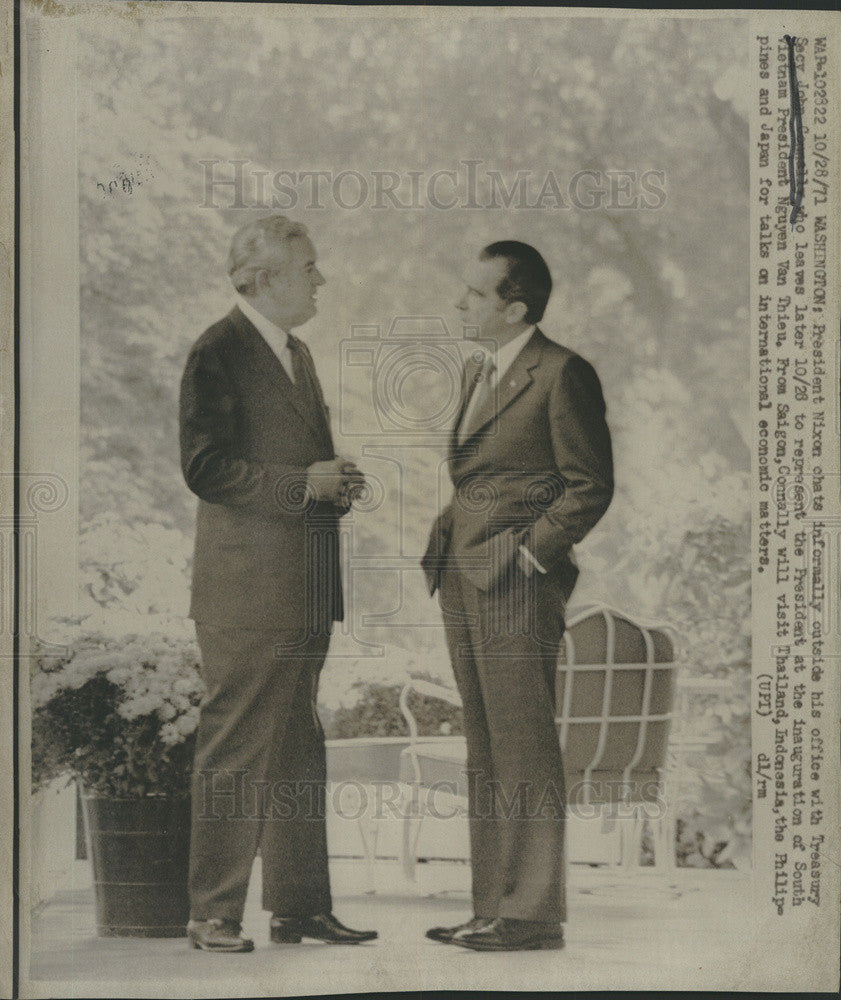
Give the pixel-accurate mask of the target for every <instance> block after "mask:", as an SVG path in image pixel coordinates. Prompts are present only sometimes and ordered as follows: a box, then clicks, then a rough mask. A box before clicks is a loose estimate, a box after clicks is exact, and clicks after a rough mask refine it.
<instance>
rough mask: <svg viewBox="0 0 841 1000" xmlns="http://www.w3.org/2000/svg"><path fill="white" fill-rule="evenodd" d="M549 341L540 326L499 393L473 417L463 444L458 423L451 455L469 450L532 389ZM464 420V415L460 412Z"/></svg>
mask: <svg viewBox="0 0 841 1000" xmlns="http://www.w3.org/2000/svg"><path fill="white" fill-rule="evenodd" d="M545 339H546V338H545V337H544V335H543V333H542V332H541V330H540V327H537V328H536V329H535V331H534V333H533V334H532V335H531V337H530V338H529V339H528V341H527V342H526V346H525V347H524V348H523V349H522V351H520V353H519V354H518V355H517V357H516V358H514V361H513V362H512V364H511V367H510V368H509V369H508V371H507V372H506V373H505V375H504V376H503V377H502V378H501V379H500V381H499V384H498V385H497V387H496V392H493V393H491V395H490V396H489V397H488V399H486V400H485V402H484V403H483V404H482V406H481V408H480V409H479V410H477V412H476V413H475V414H474V415H473V420H472V423H471V427H470V431H469V433H468V435H467V437H466V438H465V439H464V441H463V442H462V443H461V444H459V443H458V421H456V425H455V427H454V428H453V433H452V437H451V439H450V449H451V452H453V453H454V452H457V451H459V450H460V449H462V448H465V447H466V446H467V445H468V444H469V443H470V442H471V441H472V440H473V438H475V437H476V435H477V434H479V433H480V432H481V431H483V430H484V429H485V427H487V426H488V424H489V423H490V422H491V421H492V420H495V419H496V418H497V417H498V416H499V415H500V414H501V413H502V412H503V411H504V410H506V409H507V408H508V407H509V406H510V405H511V404H512V403H513V402H514V400H515V399H516V398H517V397H518V396H520V395H521V394H522V393H524V392H525V391H526V389H528V387H529V386H530V385H531V383H532V382H533V381H534V379H533V378H532V374H531V373H532V370H533V369H534V368H536V367H537V366H538V365H539V364H540V355H541V354H542V352H543V342H544V340H545ZM463 409H464V406H463V405H462V410H463ZM460 419H461V412H460V413H459V420H460Z"/></svg>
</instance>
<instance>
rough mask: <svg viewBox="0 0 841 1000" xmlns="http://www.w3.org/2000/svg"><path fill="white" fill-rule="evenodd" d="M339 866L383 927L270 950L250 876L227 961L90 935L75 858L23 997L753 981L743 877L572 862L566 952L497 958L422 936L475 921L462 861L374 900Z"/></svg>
mask: <svg viewBox="0 0 841 1000" xmlns="http://www.w3.org/2000/svg"><path fill="white" fill-rule="evenodd" d="M256 865H257V866H259V859H258V861H257V862H256ZM331 872H332V879H333V887H334V903H335V911H336V913H337V915H338V916H339V917H340V918H341V919H342V920H344V921H345V922H347V923H348V924H350V925H351V926H354V927H365V928H367V927H376V928H377V929H378V930H379V932H380V939H379V941H377V942H374V943H372V944H369V945H361V946H357V947H346V946H345V947H339V946H329V945H324V944H321V943H319V942H312V943H304V944H301V945H287V946H277V945H271V944H270V943H269V940H268V915H267V914H265V913H264V912H263V911H262V910H261V909H260V900H259V871H255V872H254V878H253V879H252V884H251V885H252V888H251V891H250V893H249V898H248V903H247V906H246V915H245V921H244V924H245V929H246V932H247V933H248V934H250V935H251V936H253V938H254V940H255V951H254V952H253V953H252V954H250V955H228V956H222V955H208V954H205V953H203V952H198V951H192V950H190V949H188V947H187V945H186V941H185V940H183V939H176V940H173V939H170V940H148V939H131V938H98V937H96V932H95V924H94V900H93V891H92V889H91V887H90V873H89V868H88V864H87V862H76V868H75V869H74V872H73V887H72V888H66V889H63V890H60V891H59V892H57V893H56V894H55V895H54V896H53V897H52V898H51V899H50V900H49V901H47V902H46V903H44V904H42V905H41V907H40V909H39V911H38V913H37V914H36V916H35V917H34V919H33V923H32V939H31V963H30V966H29V972H30V979H29V982H26V981H25V979H26V977H25V975H22V977H21V978H22V982H21V987H22V989H21V995H22V996H33V997H35V996H37V997H51V998H65V997H109V998H115V997H164V996H166V997H226V996H295V995H302V994H343V993H372V992H383V991H393V990H424V991H426V990H444V989H447V990H458V989H466V990H592V989H603V990H607V989H610V990H625V989H639V988H649V989H658V988H659V989H728V988H738V987H741V988H743V989H744V988H750V987H749V981H750V978H751V977H750V975H749V973H748V969H749V968H750V957H749V956H748V954H747V953H746V949H745V940H746V937H750V934H749V924H750V921H751V917H750V900H751V880H750V876H749V875H746V874H744V873H739V872H736V871H694V870H684V869H681V870H677V871H674V872H672V873H670V874H667V875H661V874H658V873H655V872H653V871H652V870H645V869H640V870H638V871H636V872H634V873H632V874H630V875H625V874H623V873H622V872H617V871H612V870H609V869H605V868H598V869H597V868H591V867H582V866H577V865H573V866H571V868H570V873H569V922H568V924H567V927H566V939H567V946H566V948H565V949H564V950H563V951H543V952H519V953H507V954H496V955H493V954H476V953H474V952H470V951H467V950H464V949H461V948H456V947H453V946H449V945H441V944H436V943H434V942H432V941H428V940H427V939H426V938H425V937H424V931H425V930H426V929H427V928H428V927H430V926H433V925H435V924H453V923H458V922H459V921H460V920H462V919H464V918H465V917H466V916H469V910H470V905H469V899H470V896H469V869H468V867H467V866H466V865H464V864H461V865H460V864H454V863H438V864H433V863H429V864H423V865H419V866H418V868H417V877H416V879H415V881H414V882H408V881H406V880H405V879H404V878H403V877H402V875H401V873H400V871H399V867H398V865H397V864H396V862H389V861H385V860H383V861H378V862H377V864H376V871H375V879H376V883H375V884H376V889H377V891H376V894H374V895H371V894H366V892H365V888H366V881H365V866H364V864H363V863H362V862H361V861H353V860H336V861H334V862H331ZM746 931H748V933H747V934H745V932H746ZM21 971H22V973H23V972H24V967H22V970H21ZM754 988H760V987H759V986H757V985H754ZM772 988H773V987H772Z"/></svg>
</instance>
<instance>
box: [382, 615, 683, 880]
mask: <svg viewBox="0 0 841 1000" xmlns="http://www.w3.org/2000/svg"><path fill="white" fill-rule="evenodd" d="M675 671H676V664H675V662H674V642H673V638H672V632H671V629H670V628H669V627H668V626H665V625H662V624H660V623H648V622H647V623H641V622H638V621H634V620H632V619H631V618H630V616H628V615H626V614H624V613H621V612H618V611H615V610H614V609H612V608H608V607H604V606H594V607H589V608H587V609H585V610H583V611H581V612H580V613H578V614H577V615H575V616H574V617H572V618H571V619H570V620H569V621H568V623H567V629H566V632H565V635H564V643H563V646H562V648H561V651H560V656H559V662H558V670H557V680H556V683H557V689H556V694H557V706H558V709H557V710H558V715H557V716H556V720H555V721H556V724H557V727H558V736H559V739H560V743H561V748H562V750H563V752H564V767H565V771H566V779H567V793H568V810H569V811H570V813H573V814H575V813H576V812H578V813H579V814H581V813H582V812H583V813H590V814H591V815H594V816H597V815H599V814H601V816H602V818H603V819H606V820H607V821H608V822H612V821H613V820H614V819H615V820H617V821H619V822H617V824H616V826H615V830H616V833H617V838H618V858H616V857H610V856H609V857H607V858H605V857H604V855H603V854H602V855H601V856H599V855H595V856H592V855H591V856H579V857H574V856H572V854H570V857H569V860H571V861H590V862H591V863H592V862H595V861H600V860H612V861H615V860H618V859H619V858H621V861H622V863H623V865H624V866H625V867H630V866H633V865H635V864H636V863H637V861H638V858H639V850H640V842H641V838H642V834H643V827H644V824H645V821H646V819H647V820H648V822H649V823H650V824H651V828H652V832H653V838H654V848H655V862H656V865H657V866H658V867H663V868H667V867H672V866H674V815H673V811H672V810H671V809H670V808H669V807H668V804H667V803H666V801H665V794H666V791H667V788H666V785H665V782H664V771H665V768H666V765H667V745H668V741H669V731H670V726H671V722H672V718H673V716H674V704H675ZM412 692H415V693H417V694H420V695H421V696H423V697H434V698H440V699H443V700H444V701H446V702H448V703H449V704H452V705H460V704H461V699H460V698H459V695H458V693H457V692H456V691H454V690H452V689H451V688H447V687H443V686H441V685H438V684H433V683H430V682H429V681H423V680H412V681H410V682H409V683H408V684H406V685H405V686H404V688H403V691H402V692H401V697H400V709H401V711H402V713H403V715H404V717H405V719H406V722H407V725H408V727H409V738H410V742H409V746H408V747H407V748H406V749H405V750H404V751H403V754H402V756H401V780H403V781H404V782H406V783H407V786H408V787H409V802H408V803H407V809H406V813H405V818H404V829H403V843H402V852H401V854H402V857H401V860H402V864H403V870H404V873H405V874H406V875H407V877H411V876H412V874H413V872H414V868H415V863H416V860H417V856H418V843H419V837H420V831H421V826H422V824H423V822H424V820H425V819H426V818H427V817H428V816H429V813H430V802H429V801H428V799H429V795H430V793H431V792H433V791H436V789H435V788H434V787H433V786H435V785H436V784H437V786H438V791H439V793H440V786H441V782H442V781H448V782H450V784H451V787H452V788H453V795H452V798H453V803H454V804H455V805H456V806H457V807H458V808H459V809H461V810H462V811H463V813H464V814H465V815H466V808H467V799H466V788H465V779H464V766H465V757H466V747H465V741H464V738H463V737H458V738H452V737H420V736H419V734H418V728H417V722H416V720H415V718H414V715H413V714H412V712H411V711H410V709H409V696H410V695H411V694H412ZM459 839H460V840H462V841H463V839H464V838H459ZM584 839H585V840H586V839H587V838H584ZM585 854H586V851H585ZM447 856H448V857H453V856H456V857H462V856H463V852H461V853H458V854H455V855H454V854H452V853H451V854H449V855H447Z"/></svg>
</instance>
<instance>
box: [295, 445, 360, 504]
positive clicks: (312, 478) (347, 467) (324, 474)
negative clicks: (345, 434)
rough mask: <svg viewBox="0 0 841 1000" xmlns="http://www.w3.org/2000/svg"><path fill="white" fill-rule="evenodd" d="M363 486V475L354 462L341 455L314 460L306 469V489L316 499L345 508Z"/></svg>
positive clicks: (357, 495)
mask: <svg viewBox="0 0 841 1000" xmlns="http://www.w3.org/2000/svg"><path fill="white" fill-rule="evenodd" d="M364 488H365V476H364V474H363V473H362V470H361V469H360V468H359V467H358V466H357V464H356V463H355V462H352V461H351V460H350V459H348V458H342V456H341V455H339V456H337V457H336V458H331V459H328V460H327V461H325V462H314V463H313V464H312V465H311V466H310V467H309V468H308V469H307V491H308V492H309V493H310V495H311V496H313V497H314V498H315V499H316V500H321V501H325V502H327V503H332V504H334V505H335V506H336V507H339V508H341V509H342V510H346V509H347V508H348V507H350V505H351V504H352V503H353V501H354V500H356V499H357V497H359V496H360V494H361V493H362V491H363V490H364Z"/></svg>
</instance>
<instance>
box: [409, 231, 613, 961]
mask: <svg viewBox="0 0 841 1000" xmlns="http://www.w3.org/2000/svg"><path fill="white" fill-rule="evenodd" d="M466 284H467V288H466V291H465V293H464V295H463V297H462V298H461V300H460V301H459V303H458V308H459V310H460V311H461V314H462V317H463V319H462V321H463V323H464V326H465V328H466V330H467V331H468V333H470V332H471V331H472V332H473V334H474V335H475V336H476V337H477V338H478V339H477V343H476V350H474V352H473V354H472V355H471V356H470V358H468V361H467V363H466V365H465V372H464V377H463V380H462V402H461V407H460V410H459V414H458V417H457V419H456V423H455V426H454V427H453V431H452V436H451V439H450V446H449V453H448V466H449V472H450V476H451V479H452V482H453V497H452V500H451V501H450V503H449V504H448V505H447V506H446V507H445V508H444V510H443V511H442V512H441V514H440V515H439V517H438V518H437V520H436V521H435V523H434V525H433V527H432V531H431V533H430V538H429V545H428V547H427V551H426V554H425V556H424V559H423V568H424V571H425V573H426V577H427V582H428V584H429V589H430V593H434V592H435V591H436V589H437V590H438V592H439V598H440V602H441V610H442V615H443V618H444V624H445V628H446V634H447V645H448V648H449V652H450V658H451V661H452V666H453V672H454V674H455V678H456V683H457V684H458V688H459V692H460V694H461V697H462V700H463V703H464V729H465V734H466V738H467V766H468V794H469V811H470V844H471V863H472V880H473V882H472V889H473V918H472V919H470V920H468V921H467V922H466V923H464V924H460V925H458V926H456V927H436V928H432V930H430V931H429V932H428V935H427V936H428V937H431V938H432V939H433V940H436V941H441V942H444V943H452V944H458V945H460V946H462V947H465V948H471V949H473V950H476V951H508V950H523V949H535V948H557V947H561V946H562V945H563V928H562V923H563V921H564V920H565V919H566V904H565V885H564V878H565V872H564V801H565V790H564V775H563V765H562V760H561V752H560V747H559V743H558V735H557V731H556V728H555V669H556V661H557V655H558V648H559V645H560V641H561V638H562V636H563V631H564V617H563V616H564V609H565V607H566V603H567V601H568V599H569V596H570V594H571V592H572V589H573V586H574V584H575V580H576V577H577V574H578V570H577V569H576V567H575V564H574V561H573V559H572V555H571V550H572V546H573V545H574V544H576V543H577V542H580V541H581V539H582V538H584V536H585V535H586V534H587V532H588V531H590V529H591V528H592V527H593V526H594V525H595V524H596V522H597V521H598V520H599V518H600V517H601V516H602V515H603V514H604V512H605V511H606V510H607V507H608V505H609V503H610V500H611V496H612V493H613V465H612V454H611V445H610V435H609V433H608V429H607V424H606V422H605V404H604V399H603V397H602V391H601V386H600V384H599V380H598V377H597V376H596V373H595V371H594V370H593V368H592V367H591V366H590V365H589V364H588V363H587V362H586V361H585V360H584V359H583V358H581V357H579V355H577V354H575V353H574V352H573V351H570V350H569V349H568V348H566V347H562V346H561V345H560V344H558V343H555V342H554V341H551V340H549V339H548V338H547V337H545V336H544V334H543V333H542V332H541V331H540V330H539V329H538V328H537V326H536V324H537V323H538V322H539V321H540V320H541V319H542V317H543V312H544V309H545V307H546V303H547V301H548V299H549V295H550V293H551V290H552V279H551V276H550V274H549V269H548V267H547V266H546V262H545V261H544V260H543V258H542V256H541V255H540V254H539V253H538V251H537V250H535V249H534V248H533V247H530V246H528V245H527V244H524V243H519V242H516V241H513V240H510V241H503V242H499V243H493V244H491V245H490V246H487V247H485V249H484V250H483V251H482V252H481V253H480V254H479V258H478V260H475V261H474V262H473V263H472V264H471V266H470V268H469V270H468V273H467V275H466ZM480 344H484V345H485V347H484V348H480V346H479V345H480Z"/></svg>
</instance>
